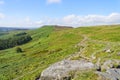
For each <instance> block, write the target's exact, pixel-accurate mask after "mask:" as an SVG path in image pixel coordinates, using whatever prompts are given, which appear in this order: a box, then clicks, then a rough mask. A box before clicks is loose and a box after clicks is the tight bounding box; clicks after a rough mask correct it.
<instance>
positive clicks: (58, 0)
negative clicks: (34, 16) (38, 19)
mask: <svg viewBox="0 0 120 80" xmlns="http://www.w3.org/2000/svg"><path fill="white" fill-rule="evenodd" d="M47 3H48V4H52V3H61V0H47Z"/></svg>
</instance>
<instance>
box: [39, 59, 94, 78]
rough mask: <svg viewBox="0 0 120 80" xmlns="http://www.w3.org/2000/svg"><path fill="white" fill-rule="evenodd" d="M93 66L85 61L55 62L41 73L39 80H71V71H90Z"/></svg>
mask: <svg viewBox="0 0 120 80" xmlns="http://www.w3.org/2000/svg"><path fill="white" fill-rule="evenodd" d="M93 68H94V64H93V63H91V62H87V61H85V60H63V61H61V62H57V63H55V64H53V65H51V66H50V67H48V68H47V69H45V70H44V71H43V72H42V73H41V78H40V80H71V75H70V73H71V72H72V71H81V70H90V69H93Z"/></svg>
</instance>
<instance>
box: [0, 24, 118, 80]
mask: <svg viewBox="0 0 120 80" xmlns="http://www.w3.org/2000/svg"><path fill="white" fill-rule="evenodd" d="M20 32H26V33H27V34H29V35H30V36H31V37H32V40H31V41H30V42H28V43H26V44H23V45H19V46H18V47H20V48H21V49H22V50H23V52H22V53H17V52H16V51H15V49H16V47H14V48H10V49H6V50H0V79H1V80H11V79H13V80H35V79H36V78H37V77H39V76H40V74H41V72H42V71H43V70H44V69H45V68H47V67H49V66H50V65H51V64H53V63H55V62H58V61H61V60H63V59H67V58H69V59H70V60H80V59H86V60H88V61H91V62H93V63H95V64H98V65H102V64H104V62H105V61H107V60H119V59H120V56H118V55H119V52H120V47H119V46H120V38H119V37H120V25H110V26H95V27H80V28H65V27H63V28H61V27H58V26H57V27H56V26H44V27H42V28H39V29H35V30H26V31H20ZM11 35H15V32H14V31H13V32H10V33H9V34H6V35H4V36H3V37H8V36H11ZM114 65H116V66H118V64H114ZM103 69H104V68H103ZM85 76H86V77H85ZM93 78H96V79H97V76H96V75H95V74H94V73H93V71H90V72H88V73H85V72H84V73H83V74H81V73H80V74H79V75H78V77H77V78H75V80H79V79H80V80H93Z"/></svg>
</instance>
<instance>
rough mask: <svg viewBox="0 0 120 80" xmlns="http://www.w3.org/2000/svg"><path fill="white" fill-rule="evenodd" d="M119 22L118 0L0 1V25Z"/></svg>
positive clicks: (119, 1) (32, 25)
mask: <svg viewBox="0 0 120 80" xmlns="http://www.w3.org/2000/svg"><path fill="white" fill-rule="evenodd" d="M119 23H120V0H0V26H6V27H9V26H10V27H27V28H31V27H32V28H34V27H40V26H42V25H49V24H50V25H67V26H75V27H77V26H90V25H104V24H119Z"/></svg>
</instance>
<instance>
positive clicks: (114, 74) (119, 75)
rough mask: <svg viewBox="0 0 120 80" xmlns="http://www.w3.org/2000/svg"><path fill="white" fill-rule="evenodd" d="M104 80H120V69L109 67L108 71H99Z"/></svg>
mask: <svg viewBox="0 0 120 80" xmlns="http://www.w3.org/2000/svg"><path fill="white" fill-rule="evenodd" d="M97 74H98V75H99V76H100V77H101V79H102V80H120V69H108V70H107V71H106V72H97Z"/></svg>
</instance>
